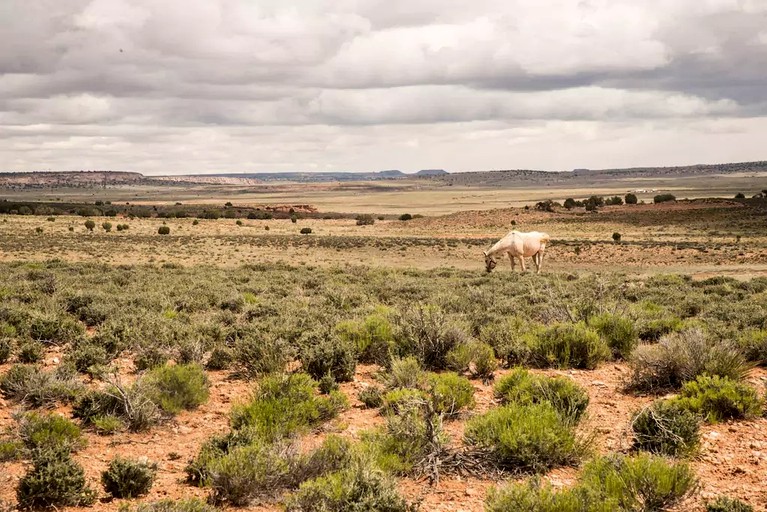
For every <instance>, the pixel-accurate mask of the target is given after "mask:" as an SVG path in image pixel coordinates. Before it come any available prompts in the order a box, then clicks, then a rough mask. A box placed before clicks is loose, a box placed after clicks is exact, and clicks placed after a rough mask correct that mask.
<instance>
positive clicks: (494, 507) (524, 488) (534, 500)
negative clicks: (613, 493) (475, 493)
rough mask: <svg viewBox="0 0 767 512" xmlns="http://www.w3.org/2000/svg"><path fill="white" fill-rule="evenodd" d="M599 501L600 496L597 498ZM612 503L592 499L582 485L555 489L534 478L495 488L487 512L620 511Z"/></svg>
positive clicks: (488, 497)
mask: <svg viewBox="0 0 767 512" xmlns="http://www.w3.org/2000/svg"><path fill="white" fill-rule="evenodd" d="M594 501H596V500H594ZM616 510H617V509H615V508H613V507H612V506H611V504H609V503H604V504H598V503H590V502H589V500H588V498H587V496H585V495H584V493H583V492H581V490H580V489H577V488H576V489H563V490H555V489H554V488H553V487H552V486H551V484H544V483H542V482H541V481H540V480H539V479H536V478H533V479H530V480H528V481H527V482H522V483H512V484H509V485H506V486H504V487H503V488H500V489H499V488H497V487H496V488H491V489H490V490H489V491H488V493H487V498H486V500H485V512H511V511H520V512H521V511H525V512H616Z"/></svg>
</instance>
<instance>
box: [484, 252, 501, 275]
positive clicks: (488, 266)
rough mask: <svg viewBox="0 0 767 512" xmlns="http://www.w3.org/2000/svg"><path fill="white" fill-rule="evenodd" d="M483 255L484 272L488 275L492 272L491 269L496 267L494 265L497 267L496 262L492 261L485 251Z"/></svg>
mask: <svg viewBox="0 0 767 512" xmlns="http://www.w3.org/2000/svg"><path fill="white" fill-rule="evenodd" d="M484 255H485V270H486V271H487V272H488V273H490V272H492V271H493V269H494V268H495V266H496V265H498V262H496V261H495V259H493V257H492V256H490V255H489V254H487V251H485V252H484Z"/></svg>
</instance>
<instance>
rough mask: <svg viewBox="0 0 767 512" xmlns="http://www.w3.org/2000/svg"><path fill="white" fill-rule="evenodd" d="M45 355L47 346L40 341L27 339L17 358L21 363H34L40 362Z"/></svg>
mask: <svg viewBox="0 0 767 512" xmlns="http://www.w3.org/2000/svg"><path fill="white" fill-rule="evenodd" d="M44 356H45V347H44V346H43V344H42V343H40V342H39V341H27V342H26V343H22V344H21V346H20V347H19V351H18V353H17V354H16V358H17V359H18V360H19V362H20V363H24V364H34V363H39V362H40V361H42V360H43V357H44Z"/></svg>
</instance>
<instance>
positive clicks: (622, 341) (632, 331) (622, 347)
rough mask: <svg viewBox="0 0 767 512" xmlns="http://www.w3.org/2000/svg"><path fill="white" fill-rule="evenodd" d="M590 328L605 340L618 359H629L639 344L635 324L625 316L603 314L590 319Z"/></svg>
mask: <svg viewBox="0 0 767 512" xmlns="http://www.w3.org/2000/svg"><path fill="white" fill-rule="evenodd" d="M589 326H591V327H592V328H594V329H595V330H596V331H597V332H598V333H599V335H600V336H601V337H602V339H604V340H605V342H606V343H607V346H608V347H610V350H611V351H612V354H613V357H614V358H616V359H627V358H628V357H629V356H630V355H631V352H632V351H633V350H634V349H635V348H636V346H637V343H638V342H639V336H638V333H637V330H636V327H634V322H632V321H631V320H630V319H629V318H626V317H623V316H619V315H614V314H611V313H603V314H601V315H598V316H595V317H592V318H590V319H589Z"/></svg>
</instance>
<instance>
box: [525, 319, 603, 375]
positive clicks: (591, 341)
mask: <svg viewBox="0 0 767 512" xmlns="http://www.w3.org/2000/svg"><path fill="white" fill-rule="evenodd" d="M609 357H610V349H609V347H608V346H607V344H606V343H605V341H604V340H603V339H602V338H600V337H599V335H598V334H597V333H596V332H595V331H594V330H593V329H591V328H589V327H587V326H586V324H584V323H583V322H579V323H577V324H557V325H554V326H552V327H550V328H548V329H545V330H544V331H542V332H541V333H540V334H538V336H537V337H536V338H535V340H534V341H533V342H532V346H531V363H532V364H533V365H535V366H537V367H539V368H548V367H556V368H584V369H591V370H593V369H594V368H596V367H597V364H599V363H600V362H602V361H605V360H607V359H608V358H609Z"/></svg>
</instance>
